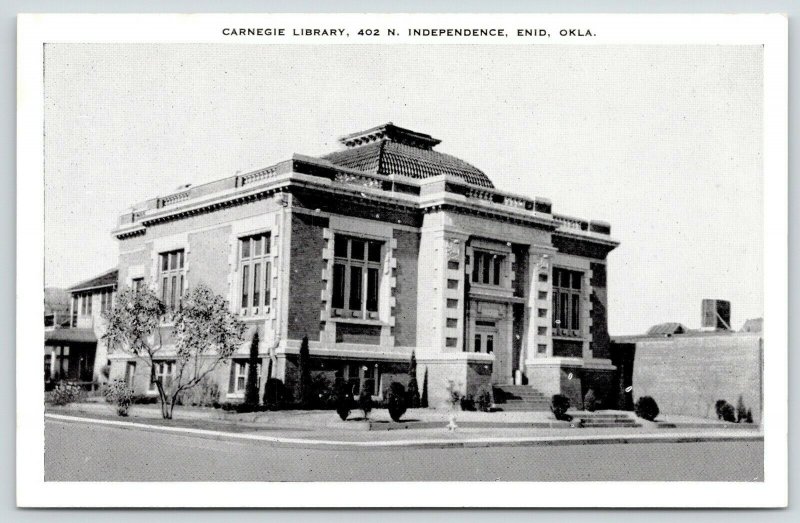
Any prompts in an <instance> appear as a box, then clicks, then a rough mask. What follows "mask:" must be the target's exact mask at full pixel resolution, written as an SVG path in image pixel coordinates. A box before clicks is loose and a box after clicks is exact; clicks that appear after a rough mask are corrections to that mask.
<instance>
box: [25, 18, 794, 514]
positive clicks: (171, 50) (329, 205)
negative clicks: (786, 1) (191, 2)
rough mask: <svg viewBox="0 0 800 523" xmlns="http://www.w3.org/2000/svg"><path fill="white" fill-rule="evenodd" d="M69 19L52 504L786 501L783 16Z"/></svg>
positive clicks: (42, 246) (63, 79) (56, 114)
mask: <svg viewBox="0 0 800 523" xmlns="http://www.w3.org/2000/svg"><path fill="white" fill-rule="evenodd" d="M48 16H50V17H51V18H49V19H48V18H47V17H44V18H29V19H23V18H21V22H20V23H21V25H20V45H21V48H20V49H21V51H20V52H21V54H20V82H21V84H20V86H21V87H20V88H21V91H20V93H21V98H20V102H19V104H20V106H19V110H20V120H19V122H20V123H19V125H20V127H19V132H20V136H21V137H23V136H31V137H33V140H32V141H29V142H25V141H22V142H20V147H21V153H23V154H24V155H25V157H24V158H23V159H21V163H20V171H19V175H18V176H19V177H20V178H19V183H20V198H21V200H20V202H21V203H20V206H19V213H20V222H22V220H23V218H22V216H23V213H25V215H26V216H27V215H30V216H31V217H32V218H31V220H33V221H31V222H29V223H31V224H33V225H34V226H38V227H40V229H38V230H37V229H35V228H33V229H30V231H31V232H30V234H29V235H26V236H25V237H24V238H22V237H21V236H18V237H19V238H20V239H19V241H20V242H25V245H30V247H31V248H30V250H28V249H25V252H27V253H28V254H29V255H30V258H27V257H26V258H25V259H26V260H27V261H26V262H25V263H30V264H31V265H30V266H29V267H28V268H27V269H26V268H23V267H20V269H19V271H20V272H19V273H18V288H19V286H20V285H22V283H21V282H22V281H24V282H25V283H24V285H25V286H27V287H32V286H33V287H36V289H35V292H34V293H33V294H32V295H28V294H26V295H25V296H24V297H22V295H21V294H20V295H19V296H20V297H18V300H25V301H26V303H30V304H31V305H30V308H27V307H26V308H23V302H22V301H18V317H19V318H18V347H17V350H18V376H19V375H22V373H24V375H25V376H30V378H29V379H26V380H25V381H20V380H19V379H18V382H17V386H18V393H17V400H18V423H19V426H20V429H19V430H20V431H22V430H29V431H30V432H26V434H29V435H31V439H29V440H28V441H27V442H25V441H23V440H24V439H25V438H21V437H20V434H21V433H18V452H23V451H22V447H26V449H27V450H25V456H27V458H26V459H30V460H31V461H37V465H36V467H34V468H28V469H26V471H25V472H24V474H25V475H27V476H29V478H28V479H29V480H30V481H31V482H32V484H34V483H35V486H36V489H41V490H35V489H33V486H32V487H31V490H30V491H29V492H30V493H31V494H30V495H28V496H23V497H21V498H20V499H23V498H24V499H26V500H28V501H27V502H25V503H28V504H32V505H36V504H44V505H50V504H54V505H56V506H65V505H72V506H74V505H80V506H100V505H108V506H148V503H151V502H152V503H153V504H154V506H155V505H158V506H165V505H168V504H170V503H171V502H172V501H170V500H169V499H166V498H161V499H160V500H158V501H156V499H155V498H150V500H148V498H147V497H144V499H129V498H123V497H122V494H120V492H121V491H120V490H118V487H119V486H121V485H122V484H131V483H130V482H135V484H136V485H137V487H136V488H142V489H154V488H155V487H156V486H158V487H159V488H163V489H166V490H164V491H163V492H167V491H171V490H169V489H175V492H183V497H180V498H176V499H175V502H177V500H178V499H179V500H180V502H181V504H182V505H184V506H186V505H187V504H188V505H194V506H203V505H206V504H207V505H208V506H221V505H218V504H219V503H222V505H225V506H229V505H230V504H233V506H236V504H237V500H236V499H231V500H225V501H223V500H219V499H209V498H202V497H200V498H198V496H197V492H195V493H194V494H190V493H189V491H181V490H180V489H181V488H182V486H183V485H185V484H186V483H187V482H188V483H191V482H203V483H207V482H214V483H211V484H210V485H217V486H219V488H225V489H227V488H233V487H234V486H236V485H244V486H243V487H242V488H248V489H254V488H257V487H258V486H259V485H269V488H274V489H277V490H274V491H271V492H286V493H287V494H286V496H287V497H285V498H283V499H280V498H278V499H276V496H277V494H273V495H272V496H271V497H270V498H269V499H268V500H267V499H265V500H257V501H255V502H254V503H260V502H261V501H263V502H264V503H268V504H270V505H272V506H276V505H277V506H280V505H284V506H319V505H322V506H331V505H332V504H342V503H344V504H345V505H346V506H361V505H364V504H367V505H371V504H376V505H380V504H381V503H383V504H384V505H386V506H391V505H393V504H394V502H397V501H398V500H396V499H391V500H388V499H386V498H380V497H379V496H377V495H376V496H377V497H375V498H374V499H370V500H365V499H361V498H359V497H350V498H344V499H339V500H338V501H331V500H330V499H326V498H325V495H326V494H324V491H325V489H326V488H327V487H326V485H328V486H329V487H330V488H341V489H344V491H346V490H347V489H348V488H352V487H349V486H348V485H354V484H355V483H358V484H367V485H368V487H367V488H370V489H373V490H372V492H377V493H382V492H384V491H383V490H381V489H382V488H384V486H387V485H390V484H391V485H394V484H401V485H403V488H408V489H413V490H411V491H413V492H417V493H419V495H420V497H418V498H414V497H411V498H410V499H407V500H406V501H404V502H403V503H407V504H409V505H410V506H413V505H416V504H417V503H420V504H421V505H427V506H432V505H437V504H439V503H441V504H444V505H451V504H454V503H457V504H458V505H460V506H519V504H520V503H521V504H522V505H527V506H576V507H577V506H603V505H607V504H612V505H616V506H620V505H626V504H629V506H659V505H663V504H664V503H667V504H669V505H675V506H680V505H681V504H686V505H692V506H698V505H706V506H712V505H716V504H717V503H726V504H727V505H725V506H764V505H769V504H772V505H775V504H781V503H784V504H785V495H786V472H785V471H786V469H785V467H786V463H785V461H786V432H785V423H786V420H785V417H786V415H787V409H786V395H785V387H786V375H785V368H786V350H787V347H786V321H787V318H786V303H787V302H786V294H785V288H786V251H785V248H786V246H785V234H786V214H785V213H786V202H785V200H786V164H785V161H786V148H785V140H786V134H785V133H786V128H785V118H786V98H785V97H786V85H785V84H786V68H785V64H784V65H783V68H781V57H783V58H785V53H786V25H785V19H781V18H780V17H774V16H762V15H752V16H751V17H750V18H747V19H746V20H744V21H742V20H731V19H723V18H715V17H713V16H709V17H708V18H707V19H705V20H703V21H702V23H696V22H700V20H699V19H698V17H696V16H695V17H693V16H692V15H687V16H686V17H685V18H686V24H685V31H686V33H685V35H684V36H681V35H676V34H675V33H674V32H668V31H665V30H663V28H662V29H657V28H659V27H662V26H663V25H664V24H662V22H664V20H663V19H660V18H659V17H655V16H654V17H650V18H649V19H646V20H641V19H637V21H636V22H635V24H634V21H633V19H631V18H626V17H625V16H619V17H610V18H609V17H607V18H604V19H602V20H601V19H599V18H597V19H593V18H592V17H591V16H583V17H573V18H572V19H570V17H569V16H567V15H563V16H559V15H548V16H533V15H515V16H494V17H493V16H481V15H435V16H434V15H430V16H426V15H402V16H400V15H398V16H396V17H392V16H391V15H383V16H377V15H329V16H327V17H322V16H321V15H313V16H312V15H248V16H234V15H220V16H215V15H197V17H195V18H193V19H190V20H188V21H187V20H184V22H185V24H184V25H182V26H180V27H178V26H177V25H178V24H175V26H173V22H174V21H175V19H172V18H170V17H168V16H166V15H165V16H158V15H151V16H149V17H147V16H144V15H140V16H139V17H138V18H135V16H134V15H123V16H118V17H109V18H103V19H102V20H103V23H102V29H98V23H97V22H98V21H99V20H98V19H97V18H92V17H91V16H87V17H84V18H78V19H77V20H74V21H75V22H76V23H75V24H64V23H59V22H60V19H59V17H58V15H48ZM682 20H683V19H681V18H680V17H673V18H672V19H670V24H672V25H676V24H683V22H682ZM740 23H744V24H745V25H746V26H747V27H748V28H749V30H748V31H746V32H742V31H738V30H737V27H738V26H737V24H740ZM123 25H124V26H125V28H124V29H123V28H122V26H123ZM633 25H635V26H636V31H633V30H631V27H633ZM642 25H644V26H647V27H651V28H654V29H653V30H654V33H653V34H648V35H647V36H641V33H640V32H639V31H641V29H642ZM115 27H116V28H119V30H120V31H121V32H120V33H119V34H113V33H114V32H113V31H111V30H110V28H115ZM137 27H138V29H137ZM146 27H147V28H149V30H148V31H146V30H145V28H146ZM170 27H173V30H174V31H175V32H174V33H173V32H171V30H170V29H169V28H170ZM701 28H702V29H701ZM709 28H712V29H709ZM95 29H97V31H94V30H95ZM628 30H630V31H628ZM182 31H184V32H183V33H182ZM626 31H628V32H626ZM26 49H29V51H26ZM37 57H38V58H37ZM27 58H32V59H30V60H28V59H27ZM37 60H38V61H37ZM25 82H29V83H27V84H26V83H25ZM24 86H29V87H30V88H23V87H24ZM781 96H783V98H781ZM29 108H30V109H29ZM781 122H783V126H782V125H781ZM781 140H783V141H782V142H781ZM24 195H26V196H24ZM22 198H29V199H25V200H22ZM23 202H24V203H23ZM23 205H24V206H25V207H28V206H29V208H23ZM781 234H783V236H782V238H783V242H784V243H783V244H781V243H780V242H781ZM22 250H23V247H22V243H20V244H19V246H18V255H19V252H22ZM34 258H35V259H34ZM28 270H29V271H30V274H31V276H30V279H25V280H23V278H26V277H27V276H26V274H25V273H26V272H27V271H28ZM39 288H41V290H42V292H43V294H39ZM42 304H43V310H42ZM42 313H43V314H42ZM20 329H22V330H20ZM23 339H24V351H23V349H22V345H21V344H22V343H23ZM23 352H24V355H23ZM23 388H24V391H25V392H22V391H23ZM782 391H783V392H782ZM23 404H24V405H30V407H27V408H24V409H23V407H22V405H23ZM23 411H24V414H23V413H22V412H23ZM781 427H784V428H783V429H781ZM770 438H773V439H770ZM770 441H771V442H772V444H769V442H770ZM35 445H41V446H40V447H39V450H38V452H37V451H36V450H35V449H36V447H35ZM765 447H769V449H774V450H766V451H765ZM33 454H38V455H33ZM21 455H22V454H18V456H21ZM37 467H38V468H37ZM19 471H20V469H18V473H21V472H19ZM87 482H91V484H92V485H100V487H98V488H101V489H103V490H101V491H102V492H104V493H105V495H104V496H98V497H101V498H102V499H97V498H93V499H92V498H90V497H89V496H88V494H86V493H85V492H84V494H81V489H82V488H83V487H81V484H85V483H87ZM442 482H447V483H446V484H447V485H450V487H449V488H450V489H453V490H451V491H450V492H449V493H448V494H447V495H445V496H443V497H441V498H439V500H438V501H436V500H434V501H431V498H426V497H425V496H426V494H425V493H424V491H425V490H426V489H431V491H435V490H436V489H441V488H443V483H442ZM619 482H627V484H628V485H642V489H643V490H642V493H643V494H642V496H643V497H642V498H641V499H638V498H633V499H632V498H631V497H630V496H629V495H628V496H626V497H625V498H622V497H620V495H618V494H615V493H614V489H615V486H614V485H615V484H619ZM638 482H642V483H638ZM453 485H455V486H453ZM532 485H533V487H531V486H532ZM536 485H541V487H540V486H536ZM503 486H507V490H505V491H503V492H501V488H502V487H503ZM712 487H716V488H719V489H729V490H724V492H728V494H726V495H725V496H726V497H725V499H719V500H716V501H715V499H714V498H713V497H712V496H708V495H705V494H703V492H707V491H708V490H707V489H710V488H712ZM214 488H218V487H214ZM524 488H528V489H530V488H532V489H533V490H528V491H526V490H514V489H524ZM659 488H664V489H676V490H675V491H676V492H679V493H681V495H685V497H681V496H676V497H674V498H671V499H670V500H668V501H665V500H664V499H659V497H658V493H659V492H660V491H659ZM305 489H309V490H305ZM679 489H684V490H679ZM704 489H706V490H704ZM781 489H783V490H781ZM304 491H305V492H306V494H304ZM26 492H27V491H26ZM33 492H40V493H44V492H49V493H52V495H50V494H48V495H46V496H42V497H41V498H37V497H35V496H34V495H33ZM143 492H144V491H143ZM314 492H323V494H320V497H314V495H312V493H314ZM495 492H500V493H499V494H498V496H497V497H493V493H495ZM514 492H528V494H526V495H524V496H523V498H517V499H516V500H513V499H509V498H510V497H511V496H512V493H514ZM578 492H581V493H583V492H591V494H590V495H588V496H586V495H583V494H577V493H578ZM720 492H723V490H720ZM737 492H738V493H742V494H743V495H742V496H737V495H736V493H737ZM481 493H483V494H481ZM745 493H752V494H748V496H749V497H747V496H744V494H745ZM21 495H22V494H21ZM431 495H433V494H431ZM67 496H72V497H67ZM165 496H166V494H165ZM305 496H307V497H305ZM648 496H649V497H648ZM692 496H696V497H692ZM758 496H763V498H759V497H758ZM781 496H783V497H781ZM192 497H193V498H194V499H192ZM381 499H383V501H381ZM759 499H762V501H759ZM781 499H783V500H784V501H783V502H781V501H780V500H781ZM456 500H460V501H456ZM250 502H252V501H250ZM250 502H247V503H250ZM709 504H710V505H709ZM242 506H244V505H242Z"/></svg>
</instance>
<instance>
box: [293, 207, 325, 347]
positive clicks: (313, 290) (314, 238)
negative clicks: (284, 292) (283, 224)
mask: <svg viewBox="0 0 800 523" xmlns="http://www.w3.org/2000/svg"><path fill="white" fill-rule="evenodd" d="M327 226H328V220H327V218H319V217H315V216H308V215H305V214H297V213H295V214H292V234H291V252H290V255H289V256H290V261H289V269H290V273H291V274H290V275H289V307H288V313H289V328H288V330H289V332H288V337H289V338H290V339H295V340H299V339H302V338H303V336H308V339H309V340H312V341H318V340H319V325H320V319H319V317H320V304H321V300H320V293H321V291H322V283H321V280H320V278H321V274H322V269H323V268H324V262H323V259H322V249H323V248H324V246H325V240H324V239H323V237H322V229H323V228H325V227H327Z"/></svg>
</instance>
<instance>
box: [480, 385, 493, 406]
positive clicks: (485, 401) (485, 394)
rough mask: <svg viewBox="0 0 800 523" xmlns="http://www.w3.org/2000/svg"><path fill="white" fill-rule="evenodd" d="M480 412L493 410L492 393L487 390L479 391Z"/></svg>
mask: <svg viewBox="0 0 800 523" xmlns="http://www.w3.org/2000/svg"><path fill="white" fill-rule="evenodd" d="M478 410H480V411H481V412H489V411H490V410H492V393H491V391H489V389H487V388H482V389H481V390H479V391H478Z"/></svg>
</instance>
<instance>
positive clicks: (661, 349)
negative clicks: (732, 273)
mask: <svg viewBox="0 0 800 523" xmlns="http://www.w3.org/2000/svg"><path fill="white" fill-rule="evenodd" d="M708 301H712V300H704V306H703V314H702V318H703V319H707V318H708V308H707V306H706V305H705V304H706V303H707V302H708ZM714 301H717V302H719V301H720V300H714ZM724 307H725V310H727V311H730V303H728V302H725V305H724ZM712 317H713V315H712ZM724 322H725V323H726V324H727V323H729V322H730V316H728V317H727V318H725V319H724ZM712 323H713V322H712ZM664 325H667V324H664ZM651 330H652V329H651ZM763 347H764V338H763V335H762V334H761V332H760V330H759V331H745V330H744V329H743V330H742V331H740V332H735V331H731V330H728V329H726V328H723V327H718V328H717V329H716V330H712V331H709V330H705V329H704V328H701V329H700V330H688V329H687V330H685V331H684V332H682V333H677V332H675V333H673V334H671V335H665V334H663V333H651V332H649V331H648V333H647V334H646V335H643V336H613V337H612V343H611V357H612V360H613V362H614V364H615V365H616V366H617V368H618V375H617V378H618V380H619V392H618V394H619V395H618V398H619V401H618V403H619V407H620V408H626V409H632V408H633V404H634V402H635V401H636V399H637V398H640V397H642V396H652V397H653V398H654V399H655V400H656V403H658V406H659V408H660V409H661V412H663V413H665V414H682V415H687V416H700V417H711V418H714V417H716V413H715V410H714V404H715V403H716V402H717V400H721V399H722V400H725V401H727V402H729V403H731V404H732V405H734V406H735V405H736V404H737V402H738V399H739V396H741V397H742V400H743V401H744V404H745V405H746V406H747V407H748V408H750V409H751V410H752V412H753V418H754V420H755V421H756V422H758V421H759V420H760V419H761V409H762V406H763V395H762V394H763V392H762V391H763V378H762V362H763ZM629 387H630V389H628V388H629ZM626 389H627V390H628V392H625V391H626Z"/></svg>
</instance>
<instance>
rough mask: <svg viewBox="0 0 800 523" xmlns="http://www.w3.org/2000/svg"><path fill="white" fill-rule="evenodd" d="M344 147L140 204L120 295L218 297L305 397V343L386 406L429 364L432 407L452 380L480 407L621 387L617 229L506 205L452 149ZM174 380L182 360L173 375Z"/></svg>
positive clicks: (369, 142)
mask: <svg viewBox="0 0 800 523" xmlns="http://www.w3.org/2000/svg"><path fill="white" fill-rule="evenodd" d="M341 142H342V143H343V144H344V146H345V148H344V149H343V150H341V151H337V152H334V153H331V154H328V155H326V156H323V157H321V158H314V157H308V156H301V155H294V156H293V157H292V158H291V159H289V160H286V161H284V162H281V163H278V164H276V165H273V166H271V167H267V168H264V169H259V170H257V171H253V172H250V173H247V174H242V175H236V176H231V177H228V178H224V179H222V180H219V181H215V182H212V183H208V184H204V185H198V186H192V187H188V188H183V189H181V190H180V191H178V192H175V193H172V194H168V195H166V196H162V197H158V198H153V199H151V200H148V201H145V202H142V203H140V204H137V205H135V206H134V207H133V208H132V210H131V211H129V212H126V213H125V214H123V215H122V216H121V217H120V219H119V226H118V227H117V229H116V230H115V231H114V235H115V236H116V238H117V239H118V240H119V247H120V249H119V252H120V256H119V285H120V286H141V285H146V286H148V287H149V288H151V289H152V290H153V291H155V292H157V293H158V295H159V296H160V297H161V298H162V299H163V300H164V302H165V303H166V304H167V306H168V307H169V308H175V307H179V306H180V299H181V298H180V296H181V294H182V293H183V292H185V291H186V289H188V288H189V287H191V286H192V285H195V284H197V283H200V282H203V283H205V284H207V285H208V286H210V287H211V288H212V289H213V290H214V291H215V292H217V293H218V294H221V295H222V296H224V297H225V298H226V299H227V300H228V301H229V303H230V306H231V308H232V309H233V310H235V311H237V312H238V313H239V314H240V316H241V318H242V319H243V320H244V321H245V322H247V324H248V334H247V338H248V341H249V339H250V337H251V336H252V334H253V333H254V332H255V331H256V330H258V332H259V335H260V340H261V356H262V359H263V361H264V364H265V369H266V373H265V374H266V375H268V376H273V377H277V378H278V379H280V380H283V381H284V382H285V384H286V385H287V387H288V388H289V390H296V387H297V381H298V368H297V365H298V351H299V346H300V341H301V339H302V338H303V336H308V338H309V340H310V352H311V357H312V367H313V372H314V373H325V374H326V375H327V376H328V377H329V378H332V377H333V375H334V373H336V372H342V373H343V375H344V376H345V377H346V378H347V379H348V380H350V382H351V383H352V385H353V387H354V388H356V387H360V386H361V384H363V383H364V382H365V381H366V383H368V384H369V386H370V387H373V388H374V391H375V394H376V395H380V394H381V393H382V392H383V390H385V389H386V388H388V386H389V382H390V381H391V380H393V379H398V380H401V381H403V382H404V383H405V381H406V379H407V376H406V375H405V373H406V369H407V365H408V360H409V356H410V354H411V352H412V350H414V351H416V357H417V361H418V368H417V376H418V380H419V384H420V387H422V386H423V382H424V381H427V384H428V385H427V386H428V390H427V393H428V396H429V398H430V402H431V404H432V405H439V404H442V403H443V402H444V401H445V400H446V397H447V390H446V388H447V385H448V381H452V382H453V383H454V385H455V386H456V387H457V388H458V389H460V390H461V392H464V393H469V394H475V393H477V392H478V390H479V389H480V388H482V387H491V386H492V385H500V386H502V385H507V384H511V383H513V382H515V381H517V382H519V381H522V382H524V383H527V384H528V385H529V386H531V387H535V388H537V389H539V390H540V391H542V392H544V393H547V394H554V393H560V392H561V393H565V394H568V395H569V396H571V397H572V398H573V399H577V400H580V398H582V397H583V394H585V391H586V390H587V389H588V388H590V387H592V388H594V389H595V390H596V391H602V390H605V389H607V388H609V387H612V386H613V380H614V376H615V375H614V370H615V368H614V366H613V365H612V364H611V361H610V360H609V337H608V333H607V332H608V331H607V311H606V302H607V300H606V295H607V289H606V272H607V267H606V263H607V261H606V257H607V255H608V253H609V252H610V251H611V250H613V249H614V248H615V247H616V246H617V245H618V242H616V241H615V240H613V239H611V237H610V236H609V234H610V226H609V225H608V224H607V223H604V222H600V221H588V220H583V219H579V218H571V217H567V216H561V215H558V214H554V213H553V211H552V205H551V203H550V201H549V200H547V199H545V198H539V197H536V198H534V197H527V196H522V195H517V194H511V193H507V192H503V191H500V190H497V189H495V188H494V185H493V184H492V181H491V180H490V179H489V178H488V177H487V176H486V174H484V173H483V172H482V171H480V170H479V169H477V168H475V167H473V166H472V165H470V164H468V163H466V162H464V161H462V160H460V159H458V158H454V157H452V156H449V155H447V154H443V153H440V152H438V151H436V150H434V148H435V146H437V145H438V144H439V142H440V141H439V140H437V139H435V138H432V137H431V136H429V135H427V134H422V133H419V132H415V131H411V130H407V129H402V128H400V127H397V126H395V125H393V124H391V123H389V124H386V125H382V126H380V127H375V128H373V129H369V130H367V131H363V132H359V133H354V134H351V135H348V136H345V137H344V138H342V139H341ZM588 196H589V195H587V197H588ZM248 341H245V343H244V344H243V345H242V347H241V349H240V350H239V351H238V352H237V353H236V355H235V357H234V360H233V363H232V365H230V366H229V367H227V368H224V369H220V371H219V374H218V375H216V376H215V380H216V382H217V383H218V384H219V385H220V386H221V388H222V390H223V398H222V399H221V400H222V401H226V400H231V399H237V398H240V397H242V396H243V393H244V383H245V378H244V377H245V376H246V373H247V361H246V360H247V355H248V346H249V343H248ZM276 342H277V348H276V349H275V353H274V355H273V357H272V358H270V357H269V354H268V352H269V351H268V348H269V347H272V346H273V345H275V344H276ZM110 359H111V362H112V369H111V373H112V378H114V377H125V378H127V379H128V380H129V381H130V383H131V384H132V385H134V388H135V389H136V390H137V392H144V391H147V390H148V389H150V390H152V388H153V387H152V385H151V384H150V383H149V381H150V377H149V374H148V369H146V368H142V367H143V362H141V361H139V362H137V361H135V360H133V359H131V358H130V357H129V356H127V355H125V354H122V353H117V354H112V355H111V356H110ZM174 368H175V366H174V359H172V357H171V355H170V349H169V348H167V349H165V351H164V353H163V361H161V362H160V363H159V366H158V367H157V372H158V373H159V374H160V375H164V376H165V377H167V376H169V374H170V373H171V372H173V371H174ZM264 381H265V380H262V386H263V383H264ZM226 385H227V387H226ZM226 392H227V394H225V393H226Z"/></svg>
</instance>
